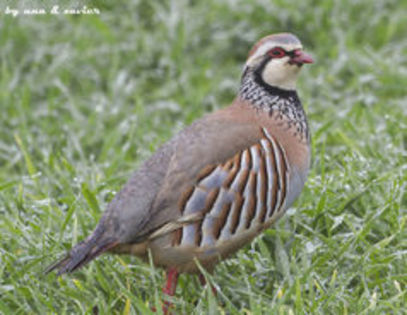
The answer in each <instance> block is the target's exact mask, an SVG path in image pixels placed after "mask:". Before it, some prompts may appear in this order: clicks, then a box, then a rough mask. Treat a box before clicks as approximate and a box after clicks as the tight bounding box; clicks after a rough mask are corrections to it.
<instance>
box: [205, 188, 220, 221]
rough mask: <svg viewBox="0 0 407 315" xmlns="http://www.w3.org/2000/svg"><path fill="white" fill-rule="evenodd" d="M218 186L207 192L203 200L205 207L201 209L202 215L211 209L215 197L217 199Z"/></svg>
mask: <svg viewBox="0 0 407 315" xmlns="http://www.w3.org/2000/svg"><path fill="white" fill-rule="evenodd" d="M219 191H220V188H216V189H213V190H211V191H210V192H209V194H208V197H207V198H206V200H205V208H204V210H203V213H202V214H203V215H204V216H205V215H206V214H207V213H208V212H209V211H211V209H212V207H213V205H214V203H215V201H216V199H218V196H219Z"/></svg>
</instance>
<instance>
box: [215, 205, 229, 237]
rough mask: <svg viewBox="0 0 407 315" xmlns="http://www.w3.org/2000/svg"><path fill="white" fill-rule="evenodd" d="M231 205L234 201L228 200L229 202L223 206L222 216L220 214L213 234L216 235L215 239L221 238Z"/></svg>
mask: <svg viewBox="0 0 407 315" xmlns="http://www.w3.org/2000/svg"><path fill="white" fill-rule="evenodd" d="M231 206H232V203H230V202H228V203H225V204H224V205H223V207H222V211H221V213H220V216H219V218H218V220H217V221H216V224H215V225H214V227H213V235H214V237H215V240H218V239H219V236H220V233H221V232H222V230H223V228H224V227H225V224H226V220H227V218H228V216H229V212H230V208H231Z"/></svg>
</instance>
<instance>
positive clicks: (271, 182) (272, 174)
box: [261, 139, 278, 222]
mask: <svg viewBox="0 0 407 315" xmlns="http://www.w3.org/2000/svg"><path fill="white" fill-rule="evenodd" d="M261 145H262V146H263V149H264V151H265V153H264V156H265V160H266V175H267V203H266V209H267V210H266V216H265V217H264V218H263V217H262V219H263V220H262V222H264V220H265V218H266V217H267V213H268V212H270V211H274V210H273V209H274V207H275V199H276V193H277V192H276V189H277V185H276V181H277V179H276V177H277V175H278V174H276V171H275V156H274V153H273V150H272V147H271V143H270V141H269V140H268V139H262V140H261Z"/></svg>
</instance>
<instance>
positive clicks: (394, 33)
mask: <svg viewBox="0 0 407 315" xmlns="http://www.w3.org/2000/svg"><path fill="white" fill-rule="evenodd" d="M14 2H16V1H9V2H7V3H8V4H9V6H11V7H13V6H17V5H16V4H15V3H14ZM31 3H32V2H29V1H26V2H25V4H24V3H23V1H20V4H19V5H20V6H21V7H23V6H26V7H27V6H29V5H31ZM44 3H47V2H44V1H37V4H38V5H42V6H45V7H47V5H46V4H44ZM109 3H110V4H109ZM109 3H108V2H106V1H94V2H93V3H88V6H90V7H97V8H99V9H100V10H101V12H102V14H101V15H100V16H85V15H82V16H76V17H66V16H42V17H40V16H37V17H27V16H20V17H18V18H12V17H10V16H5V15H4V14H3V11H4V9H5V7H6V5H5V4H1V6H0V109H1V114H0V313H1V314H47V313H48V314H50V313H58V314H64V313H65V314H66V313H91V312H92V309H93V308H94V307H97V308H98V310H99V313H100V314H135V313H137V314H141V313H143V314H144V313H147V312H148V311H149V307H150V306H152V305H159V300H160V299H161V289H160V287H161V284H162V282H163V271H162V270H159V269H154V268H153V267H152V266H151V265H149V264H145V263H142V262H140V261H139V260H138V259H137V258H135V257H126V256H103V257H100V258H99V259H97V260H96V261H94V262H92V263H91V264H89V265H88V266H87V267H85V268H84V269H82V270H81V271H79V272H77V273H75V274H72V275H70V276H63V277H61V278H57V277H56V276H55V275H54V274H50V275H47V276H44V275H43V274H42V270H43V269H44V268H45V267H46V266H47V265H48V264H49V263H51V262H52V261H53V260H54V259H56V258H58V257H60V256H61V255H62V253H63V252H64V251H66V250H68V249H69V248H70V247H71V246H72V245H73V244H75V243H76V242H77V241H79V240H81V239H83V238H84V237H85V236H86V235H88V233H90V231H91V230H92V229H93V228H94V226H95V225H96V223H97V221H98V219H99V218H100V216H101V213H102V211H103V209H105V207H106V205H107V203H108V202H109V200H111V199H112V197H113V195H114V193H115V192H117V191H118V190H119V189H120V187H121V186H122V185H123V184H124V183H125V181H126V180H127V179H128V177H129V176H130V174H131V172H132V171H133V170H135V169H136V168H137V167H138V165H140V163H141V162H142V161H143V160H145V159H146V158H148V157H149V156H151V154H152V153H153V152H154V150H155V149H156V148H157V147H158V146H159V145H160V144H162V143H163V142H164V141H166V140H168V139H169V138H171V136H172V135H174V134H175V133H176V132H177V131H179V130H180V129H181V128H182V127H184V126H186V125H188V124H189V123H191V122H192V121H193V120H195V119H197V118H198V117H201V116H202V115H203V114H204V113H206V112H210V111H212V110H214V109H217V108H220V107H222V106H225V105H227V104H228V103H230V102H231V100H232V99H233V97H234V95H235V94H236V90H237V88H238V85H239V77H240V71H241V69H242V65H243V63H244V61H245V58H246V55H247V52H248V51H249V49H250V47H251V45H252V44H253V43H254V42H255V41H256V40H257V39H258V38H260V37H261V36H264V35H267V34H269V33H273V32H278V31H291V32H293V33H295V34H297V35H298V37H299V38H300V39H301V40H302V41H303V44H304V46H305V47H306V50H307V51H309V52H311V53H312V54H313V56H314V58H315V59H316V63H315V64H314V65H312V66H309V67H305V68H304V70H303V73H302V75H301V78H300V82H299V91H300V95H301V97H302V100H303V103H304V106H305V108H306V110H307V113H308V118H309V122H310V127H311V130H312V135H313V136H312V150H313V166H312V170H311V173H310V177H309V180H308V182H307V185H306V188H305V190H304V192H303V193H302V195H301V197H300V199H299V200H298V201H297V202H296V203H295V206H294V208H292V209H291V210H289V211H288V213H287V214H286V215H285V217H284V218H283V219H282V220H281V221H279V223H278V224H277V225H275V226H274V227H273V229H270V230H268V231H266V232H265V233H264V234H263V235H262V236H260V237H258V238H257V239H256V240H255V241H254V242H253V243H252V244H251V245H250V246H247V247H246V248H245V249H243V250H241V251H239V252H238V254H237V255H235V256H234V257H233V258H231V259H229V260H227V261H226V262H224V263H222V264H220V265H219V266H218V267H217V269H216V272H215V274H214V275H212V276H208V277H209V280H210V281H211V282H212V283H213V284H214V285H215V286H216V287H217V288H218V290H219V297H218V298H217V299H216V298H214V297H213V296H212V295H211V294H210V290H209V289H202V288H201V287H200V286H199V284H198V281H197V280H196V279H195V278H194V277H192V276H187V275H183V276H182V277H181V278H180V286H179V288H178V291H177V295H176V297H175V298H174V303H175V304H176V307H177V311H178V312H179V313H184V314H190V313H195V314H206V313H211V314H217V313H219V314H244V313H246V314H407V311H406V309H407V195H406V180H407V174H406V173H407V105H406V103H407V93H406V91H407V90H406V87H407V38H406V36H405V32H406V29H407V19H406V18H405V12H406V10H407V2H405V1H404V2H403V1H396V0H394V1H392V0H377V1H370V0H354V1H352V0H343V1H334V0H328V1H323V3H322V1H308V3H305V1H303V2H300V1H295V0H276V1H261V0H258V1H245V0H234V1H233V0H231V1H223V2H222V1H217V0H206V1H192V0H191V1H160V2H159V1H136V0H134V1H127V2H126V3H127V4H126V5H124V4H114V3H115V2H113V1H112V2H109ZM53 4H55V2H52V3H51V2H49V6H48V7H50V6H51V5H53ZM61 6H63V4H62V2H61Z"/></svg>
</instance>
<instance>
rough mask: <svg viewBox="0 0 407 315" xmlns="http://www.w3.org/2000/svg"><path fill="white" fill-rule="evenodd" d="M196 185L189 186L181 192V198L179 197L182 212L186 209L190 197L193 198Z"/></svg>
mask: <svg viewBox="0 0 407 315" xmlns="http://www.w3.org/2000/svg"><path fill="white" fill-rule="evenodd" d="M194 189H195V187H193V186H191V187H188V189H186V190H185V191H184V192H183V193H182V194H181V198H180V199H179V209H180V211H181V214H182V213H184V210H185V206H186V204H187V202H188V200H189V198H191V196H192V193H193V192H194Z"/></svg>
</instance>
